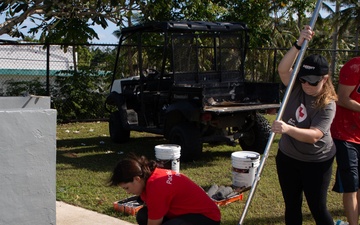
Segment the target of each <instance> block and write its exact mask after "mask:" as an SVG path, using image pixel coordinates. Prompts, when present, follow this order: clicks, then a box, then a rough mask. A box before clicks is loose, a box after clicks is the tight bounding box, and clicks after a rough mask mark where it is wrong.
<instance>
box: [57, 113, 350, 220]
mask: <svg viewBox="0 0 360 225" xmlns="http://www.w3.org/2000/svg"><path fill="white" fill-rule="evenodd" d="M267 118H268V119H269V121H272V120H273V119H274V118H275V116H267ZM279 137H280V136H278V135H276V136H275V138H274V142H273V144H272V145H271V150H270V152H269V157H268V158H267V159H266V161H265V166H264V169H263V172H262V174H261V179H260V181H259V182H258V185H257V189H256V191H255V194H254V196H253V198H252V201H251V204H250V207H249V209H248V212H247V214H246V217H245V220H244V223H245V224H247V225H251V224H254V225H255V224H256V225H259V224H266V225H268V224H284V203H283V199H282V196H281V191H280V186H279V183H278V179H277V174H276V167H275V160H274V157H275V155H276V152H277V144H278V141H279ZM163 143H166V140H164V139H163V138H162V137H161V136H158V135H153V134H147V133H139V132H132V133H131V139H130V141H129V142H128V143H126V144H114V143H112V142H111V140H110V137H109V133H108V124H107V123H106V122H93V123H72V124H61V125H58V126H57V166H56V176H57V183H56V198H57V200H60V201H64V202H67V203H69V204H72V205H77V206H80V207H83V208H87V209H90V210H94V211H97V212H99V213H103V214H107V215H110V216H113V217H117V218H120V219H122V220H125V221H128V222H131V223H135V218H134V217H133V216H127V215H123V214H121V213H119V212H117V211H115V210H114V208H113V203H114V202H115V201H117V200H121V199H124V198H126V197H129V195H127V194H126V193H125V192H124V191H122V190H121V189H120V188H117V187H108V186H107V180H108V178H109V176H110V172H111V171H112V169H113V167H114V166H115V164H116V162H117V161H118V160H119V159H120V158H121V157H122V156H123V155H124V154H126V153H127V152H135V153H137V154H142V155H145V156H147V157H148V158H149V159H155V156H154V153H155V152H154V146H156V145H158V144H163ZM239 150H241V148H240V147H239V146H226V145H220V146H211V145H208V144H204V148H203V157H202V160H199V161H196V162H191V163H184V162H180V172H182V173H184V174H186V175H187V176H189V177H190V178H191V179H192V180H193V181H195V182H196V183H197V184H198V185H200V186H201V187H203V188H204V189H205V190H207V189H208V188H209V187H210V186H211V185H213V184H218V185H228V186H229V185H231V184H232V180H231V176H232V175H231V153H232V152H234V151H239ZM335 168H336V164H334V170H333V171H335ZM333 183H334V176H333V179H332V182H331V184H330V188H329V195H328V207H329V210H330V212H331V214H332V215H333V217H334V219H341V218H342V219H345V217H344V216H343V215H344V213H343V209H342V200H341V195H340V194H337V193H334V192H332V191H331V187H332V185H333ZM248 193H249V192H248V191H247V192H244V193H243V195H244V197H243V200H242V201H237V202H233V203H231V204H229V205H226V206H221V207H220V209H221V214H222V224H224V225H235V224H238V222H239V219H240V216H241V214H242V213H243V208H244V205H245V203H246V200H247V197H248ZM303 215H304V222H303V224H305V225H310V224H311V225H312V224H314V221H313V219H312V216H311V214H310V212H309V210H308V207H307V206H306V202H305V201H304V207H303Z"/></svg>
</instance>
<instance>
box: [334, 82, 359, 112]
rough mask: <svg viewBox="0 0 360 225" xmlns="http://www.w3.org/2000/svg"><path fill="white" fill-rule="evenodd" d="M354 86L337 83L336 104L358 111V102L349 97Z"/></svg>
mask: <svg viewBox="0 0 360 225" xmlns="http://www.w3.org/2000/svg"><path fill="white" fill-rule="evenodd" d="M354 88H355V86H347V85H343V84H339V86H338V91H337V94H338V101H337V104H338V105H339V106H342V107H344V108H347V109H349V110H352V111H355V112H360V103H358V102H357V101H355V100H353V99H351V98H350V94H351V93H352V92H353V90H354Z"/></svg>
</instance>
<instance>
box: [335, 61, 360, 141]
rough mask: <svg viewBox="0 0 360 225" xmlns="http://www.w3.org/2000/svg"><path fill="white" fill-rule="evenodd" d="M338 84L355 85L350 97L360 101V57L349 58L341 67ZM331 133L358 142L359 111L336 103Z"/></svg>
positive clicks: (359, 134) (359, 135)
mask: <svg viewBox="0 0 360 225" xmlns="http://www.w3.org/2000/svg"><path fill="white" fill-rule="evenodd" d="M339 84H342V85H347V86H355V89H354V90H353V92H352V93H351V94H350V98H351V99H353V100H355V101H357V102H359V103H360V57H355V58H353V59H351V60H350V61H348V62H347V63H346V64H345V65H344V66H343V67H342V68H341V70H340V75H339ZM331 135H332V137H333V138H335V139H339V140H343V141H349V142H353V143H357V144H360V113H359V112H354V111H352V110H349V109H346V108H344V107H341V106H339V105H337V106H336V115H335V118H334V121H333V123H332V125H331Z"/></svg>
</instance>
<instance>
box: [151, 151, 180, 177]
mask: <svg viewBox="0 0 360 225" xmlns="http://www.w3.org/2000/svg"><path fill="white" fill-rule="evenodd" d="M180 152H181V146H180V145H175V144H162V145H156V146H155V158H156V162H157V165H158V167H160V168H164V169H170V170H173V171H175V172H180V155H181V154H180Z"/></svg>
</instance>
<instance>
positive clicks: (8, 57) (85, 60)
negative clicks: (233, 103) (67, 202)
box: [0, 43, 359, 122]
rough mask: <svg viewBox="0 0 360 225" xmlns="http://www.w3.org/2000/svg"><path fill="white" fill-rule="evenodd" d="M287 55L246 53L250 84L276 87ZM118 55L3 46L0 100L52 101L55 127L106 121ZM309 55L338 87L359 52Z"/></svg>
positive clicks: (81, 48) (90, 49)
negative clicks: (320, 60)
mask: <svg viewBox="0 0 360 225" xmlns="http://www.w3.org/2000/svg"><path fill="white" fill-rule="evenodd" d="M129 48H134V46H129ZM287 50H288V49H272V48H262V49H249V50H248V51H247V59H246V63H245V69H246V73H245V74H246V78H247V79H248V80H250V81H254V82H280V80H279V77H278V74H277V65H278V63H279V61H280V60H281V58H282V57H283V55H284V54H285V53H286V51H287ZM116 52H117V45H115V44H114V45H109V44H87V45H71V46H70V47H68V48H66V49H64V48H62V46H61V45H53V44H52V45H46V44H33V43H31V44H30V43H3V44H1V48H0V96H21V95H23V96H24V95H29V94H30V95H42V96H50V97H51V103H52V108H54V109H56V110H57V111H58V122H73V121H91V120H107V119H108V117H109V115H108V112H107V111H106V110H105V107H104V104H105V99H106V97H107V95H108V94H109V89H110V85H111V82H112V74H113V70H114V66H115V61H116ZM309 54H322V55H324V56H325V57H326V58H327V59H328V61H329V62H332V61H333V60H332V59H334V60H335V61H334V62H335V63H334V65H331V68H333V70H334V72H333V73H332V74H333V80H334V84H335V85H337V79H338V72H339V70H340V68H341V66H342V65H343V64H344V63H345V62H346V61H347V60H349V59H350V58H352V57H354V56H357V55H359V52H357V51H344V50H337V51H334V50H327V49H310V48H308V49H307V50H306V55H309ZM132 57H134V56H132ZM128 58H129V55H124V56H120V58H119V60H120V61H126V60H128ZM120 71H121V70H120ZM122 72H124V71H122ZM122 75H123V76H125V77H127V76H126V75H125V74H122ZM128 76H130V74H129V75H128Z"/></svg>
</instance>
